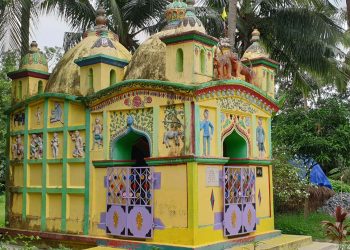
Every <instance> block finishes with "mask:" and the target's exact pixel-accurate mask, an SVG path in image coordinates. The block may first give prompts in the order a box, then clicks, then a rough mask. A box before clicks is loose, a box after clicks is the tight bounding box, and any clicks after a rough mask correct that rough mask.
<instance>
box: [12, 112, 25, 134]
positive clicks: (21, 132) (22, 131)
mask: <svg viewBox="0 0 350 250" xmlns="http://www.w3.org/2000/svg"><path fill="white" fill-rule="evenodd" d="M8 122H10V123H11V116H10V114H8ZM23 133H24V130H18V131H13V132H9V133H8V135H10V136H15V135H22V134H23Z"/></svg>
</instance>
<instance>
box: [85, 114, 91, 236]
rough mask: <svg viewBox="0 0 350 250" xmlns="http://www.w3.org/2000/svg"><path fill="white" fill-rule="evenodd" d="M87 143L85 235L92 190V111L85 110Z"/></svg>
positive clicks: (87, 227)
mask: <svg viewBox="0 0 350 250" xmlns="http://www.w3.org/2000/svg"><path fill="white" fill-rule="evenodd" d="M85 114H86V115H85V122H86V130H85V136H86V139H85V143H86V152H85V199H84V228H83V232H84V234H85V235H87V234H88V233H89V207H90V206H89V202H90V199H89V198H90V196H89V190H90V126H91V125H90V110H89V109H88V108H86V109H85Z"/></svg>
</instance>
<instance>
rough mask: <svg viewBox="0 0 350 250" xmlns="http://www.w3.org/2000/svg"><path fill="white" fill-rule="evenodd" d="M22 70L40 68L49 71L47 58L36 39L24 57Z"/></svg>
mask: <svg viewBox="0 0 350 250" xmlns="http://www.w3.org/2000/svg"><path fill="white" fill-rule="evenodd" d="M20 70H39V71H44V72H48V66H47V59H46V56H45V55H44V53H42V52H41V51H40V49H39V48H38V44H37V43H36V41H33V42H32V43H31V44H30V49H29V52H28V53H27V54H26V55H25V56H24V57H23V58H22V60H21V65H20Z"/></svg>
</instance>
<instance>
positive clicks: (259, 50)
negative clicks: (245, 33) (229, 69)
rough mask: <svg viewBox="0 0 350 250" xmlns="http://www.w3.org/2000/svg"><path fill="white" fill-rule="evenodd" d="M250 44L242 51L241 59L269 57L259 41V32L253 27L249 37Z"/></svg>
mask: <svg viewBox="0 0 350 250" xmlns="http://www.w3.org/2000/svg"><path fill="white" fill-rule="evenodd" d="M250 41H251V42H252V45H250V46H249V47H248V49H247V50H246V51H245V52H244V55H243V57H242V59H243V60H244V59H253V58H259V57H265V58H269V57H270V56H269V54H268V53H267V51H266V49H265V48H264V47H263V46H262V45H261V43H260V32H259V31H258V30H257V29H254V30H253V32H252V38H251V39H250Z"/></svg>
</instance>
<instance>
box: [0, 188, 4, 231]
mask: <svg viewBox="0 0 350 250" xmlns="http://www.w3.org/2000/svg"><path fill="white" fill-rule="evenodd" d="M4 226H5V194H2V195H0V227H4Z"/></svg>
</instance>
